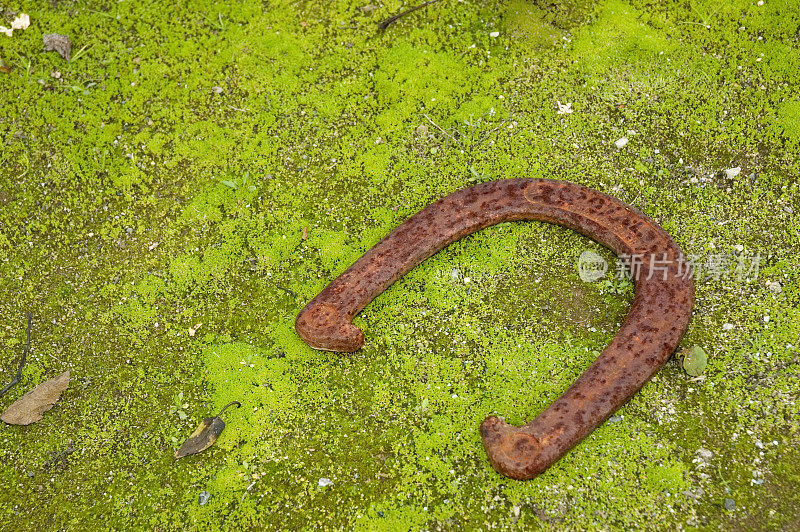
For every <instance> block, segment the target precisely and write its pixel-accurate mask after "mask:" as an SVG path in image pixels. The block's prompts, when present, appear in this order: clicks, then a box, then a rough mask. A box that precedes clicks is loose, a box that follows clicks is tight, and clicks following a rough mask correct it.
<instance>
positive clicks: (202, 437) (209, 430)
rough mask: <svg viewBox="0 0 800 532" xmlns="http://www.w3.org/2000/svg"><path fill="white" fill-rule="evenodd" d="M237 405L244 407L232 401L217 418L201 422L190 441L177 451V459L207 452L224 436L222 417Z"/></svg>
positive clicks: (209, 418) (208, 418)
mask: <svg viewBox="0 0 800 532" xmlns="http://www.w3.org/2000/svg"><path fill="white" fill-rule="evenodd" d="M231 405H236V406H237V407H240V406H242V403H240V402H239V401H232V402H230V403H228V404H227V405H225V407H224V408H223V409H222V410H221V411H220V413H219V414H217V415H216V416H215V417H207V418H205V419H203V421H201V422H200V425H198V426H197V428H196V429H195V430H194V432H192V435H191V436H189V439H188V440H186V441H185V442H184V444H183V445H181V448H180V449H178V450H177V451H175V459H176V460H177V459H179V458H183V457H184V456H189V455H190V454H197V453H199V452H200V451H205V450H206V449H208V448H209V447H211V446H212V445H214V442H215V441H217V438H219V435H220V434H222V430H223V429H224V428H225V422H224V421H222V419H221V418H220V416H221V415H222V413H223V412H225V410H226V409H227V408H228V407H229V406H231Z"/></svg>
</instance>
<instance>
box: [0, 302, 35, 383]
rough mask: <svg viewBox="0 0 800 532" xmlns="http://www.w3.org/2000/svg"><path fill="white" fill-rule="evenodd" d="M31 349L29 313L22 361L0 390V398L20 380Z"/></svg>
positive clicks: (29, 314)
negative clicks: (12, 376) (11, 377)
mask: <svg viewBox="0 0 800 532" xmlns="http://www.w3.org/2000/svg"><path fill="white" fill-rule="evenodd" d="M30 348H31V313H30V312H28V332H27V339H26V340H25V349H24V350H23V351H22V360H20V361H19V368H18V369H17V374H16V375H15V376H14V378H13V379H11V382H9V383H8V384H7V385H6V387H5V388H3V389H2V390H0V397H3V396H4V395H5V394H6V392H7V391H8V390H10V389H11V388H12V387H13V386H14V385H15V384H17V383H18V382H19V381H20V379H22V368H23V367H25V359H26V358H27V356H28V350H29V349H30Z"/></svg>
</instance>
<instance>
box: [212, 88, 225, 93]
mask: <svg viewBox="0 0 800 532" xmlns="http://www.w3.org/2000/svg"><path fill="white" fill-rule="evenodd" d="M223 90H225V89H223V88H222V87H211V92H216V93H217V94H222V91H223Z"/></svg>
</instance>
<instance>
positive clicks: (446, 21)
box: [0, 0, 800, 530]
mask: <svg viewBox="0 0 800 532" xmlns="http://www.w3.org/2000/svg"><path fill="white" fill-rule="evenodd" d="M410 5H411V4H408V3H404V2H401V1H400V0H387V1H384V2H375V3H374V4H369V3H368V2H367V0H362V1H361V2H353V1H339V2H332V1H313V2H311V1H309V2H277V1H275V0H263V1H262V2H212V1H195V2H178V3H175V4H170V5H169V6H168V7H165V6H163V5H161V4H159V3H157V2H135V1H122V0H120V1H118V2H111V1H102V0H101V1H92V2H89V1H86V0H76V1H71V0H66V1H53V2H34V1H30V0H19V1H18V2H16V3H15V2H14V1H11V2H10V3H9V2H5V3H4V6H3V7H2V8H0V15H2V18H0V25H3V26H9V25H10V24H11V22H12V20H13V19H14V18H15V17H16V16H17V15H18V14H19V13H21V12H24V13H27V14H28V15H29V16H30V20H31V25H30V27H28V28H27V29H25V30H20V29H18V30H14V32H13V35H12V36H11V37H7V36H6V35H2V34H0V59H2V62H3V63H2V65H0V67H3V66H5V68H2V69H1V70H2V71H0V386H2V385H3V384H5V383H6V382H8V381H10V380H11V378H12V377H13V375H14V374H15V372H16V369H17V366H18V362H19V357H20V355H21V353H22V348H23V344H24V342H25V316H26V313H27V312H29V311H30V312H31V313H32V314H33V334H32V339H31V352H30V354H29V357H28V363H27V365H26V366H25V368H24V372H23V378H22V381H21V382H20V383H19V384H17V385H16V386H15V387H14V388H12V390H11V391H10V392H9V393H8V394H6V395H5V396H4V397H2V399H0V411H1V410H3V409H5V408H7V407H8V406H9V405H10V404H11V403H12V402H13V401H15V400H16V399H17V398H19V397H20V396H21V395H23V394H24V393H25V392H26V391H28V390H30V389H31V388H32V387H33V386H35V385H37V384H39V383H40V382H42V381H44V380H46V379H48V378H51V377H54V376H56V375H58V374H60V373H61V372H63V371H65V370H67V369H69V370H70V371H71V376H72V380H71V383H70V385H69V388H68V389H67V391H66V392H65V393H64V395H63V396H62V398H61V400H60V401H59V402H58V403H57V404H56V405H55V407H54V408H53V409H52V410H50V411H49V412H47V413H46V414H45V416H44V418H43V419H42V420H41V421H39V422H37V423H35V424H32V425H29V426H24V427H22V426H12V425H5V424H0V515H2V516H3V517H2V519H0V529H3V530H12V529H13V530H21V529H27V530H57V529H67V530H84V529H94V528H100V529H106V528H124V529H128V528H133V529H157V530H194V529H197V530H206V529H209V528H211V529H216V528H223V529H234V530H238V529H241V528H243V527H244V528H246V527H251V526H257V525H260V526H265V527H273V528H278V527H284V528H291V529H295V528H309V529H312V528H313V529H341V528H344V529H351V528H358V529H363V530H381V529H384V530H407V529H414V530H416V529H462V528H467V529H474V528H481V529H485V528H498V529H511V528H515V527H521V528H543V529H562V528H569V529H579V530H583V529H598V528H603V529H616V528H620V529H622V528H626V529H627V528H631V527H636V528H643V529H681V528H694V527H700V528H707V529H716V528H724V529H737V528H738V529H747V530H752V529H780V528H784V529H795V530H796V529H797V528H800V521H798V519H800V518H799V517H798V516H799V515H800V491H798V489H797V486H798V485H799V484H800V392H798V390H800V288H799V287H798V269H799V268H800V264H799V262H800V218H799V217H798V212H800V185H798V178H799V177H800V164H799V163H798V158H797V155H798V152H799V151H800V97H799V96H798V94H800V36H799V35H798V26H799V25H800V4H798V3H797V2H795V1H792V0H766V1H765V2H756V1H751V0H746V1H745V0H732V1H711V0H691V1H684V0H681V1H677V0H669V1H665V2H655V1H648V0H597V1H593V0H564V1H561V2H527V1H522V0H513V1H508V2H490V1H472V0H464V1H456V0H443V1H441V2H438V3H435V4H433V5H430V6H428V7H427V8H425V9H423V10H420V11H417V12H415V13H413V14H411V15H408V16H407V17H404V18H403V19H401V20H400V21H399V22H397V23H396V24H394V25H392V26H390V27H389V28H388V29H387V30H386V31H379V30H378V28H377V22H378V21H380V20H381V19H383V18H385V17H388V16H390V15H393V14H395V13H397V12H399V11H402V10H403V9H405V8H406V7H409V6H410ZM49 33H59V34H63V35H67V36H69V37H70V39H71V41H72V55H71V59H70V60H69V61H67V60H65V59H64V58H62V57H61V56H60V55H59V54H58V53H56V52H52V51H51V52H45V51H43V45H42V42H43V41H42V39H43V34H49ZM623 139H624V140H623ZM513 177H546V178H552V179H563V180H569V181H572V182H576V183H580V184H583V185H587V186H590V187H593V188H595V189H598V190H601V191H603V192H606V193H608V194H611V195H613V196H615V197H618V198H619V199H621V200H622V201H625V202H627V203H629V204H631V205H634V206H635V207H637V208H638V209H639V210H641V211H642V212H644V213H646V214H647V215H648V216H650V217H651V218H653V219H654V220H656V221H657V222H658V223H659V224H661V225H662V226H663V227H664V228H665V229H666V230H667V231H668V232H669V233H670V234H671V235H673V237H674V238H675V240H676V241H677V242H678V243H679V245H680V246H681V248H682V249H683V250H684V251H685V252H686V253H687V254H689V255H692V256H694V257H696V258H697V263H698V264H699V265H700V266H701V268H699V270H698V278H697V281H696V304H695V311H694V316H693V318H692V322H691V324H690V327H689V330H688V332H687V334H686V337H685V338H684V340H683V342H682V344H681V347H682V348H683V347H692V346H700V347H702V348H703V349H704V350H705V352H706V353H707V354H708V366H707V368H706V369H705V371H704V372H703V373H702V375H700V376H699V377H692V376H690V375H687V373H686V372H685V371H684V369H683V367H682V365H681V360H680V359H679V358H678V357H673V359H671V360H670V361H669V362H668V363H667V365H666V366H665V367H664V369H663V370H662V371H661V372H660V373H659V374H658V375H657V376H656V377H655V378H654V379H653V380H652V381H651V382H650V383H648V384H647V385H646V386H645V387H644V388H643V389H642V391H641V392H640V393H639V394H638V395H636V396H635V397H634V399H633V400H632V401H631V402H630V403H628V404H627V405H626V406H624V407H623V408H622V409H621V410H620V411H619V412H617V414H616V415H615V417H613V418H612V419H611V420H610V421H609V422H607V423H605V424H604V425H603V426H602V427H600V428H599V429H598V430H596V431H595V432H594V433H593V434H591V435H590V436H589V437H588V438H586V439H585V440H584V441H583V442H582V443H581V444H580V445H578V446H577V447H576V448H575V449H573V450H572V451H571V452H570V453H569V454H568V455H567V456H565V457H564V458H563V459H562V460H560V461H559V462H558V463H556V464H555V465H554V466H553V467H551V468H550V469H549V470H548V471H547V472H545V473H544V474H542V475H541V476H539V477H537V478H535V479H534V480H531V481H525V482H519V481H514V480H509V479H507V478H505V477H502V476H500V475H498V474H497V473H496V472H495V471H494V470H493V469H492V468H491V466H490V464H489V462H488V460H487V459H486V456H485V454H484V451H483V447H482V445H481V440H480V436H479V433H478V426H479V424H480V422H481V421H482V420H483V418H484V417H486V416H487V415H490V414H497V415H502V416H504V417H505V418H506V419H507V420H508V421H509V422H512V423H523V422H526V421H527V420H530V419H532V418H533V417H535V416H536V415H537V413H538V412H540V411H541V410H542V409H543V408H544V407H546V406H547V405H548V404H549V403H550V402H552V401H553V400H554V399H555V398H556V397H558V395H559V394H560V393H561V392H562V391H563V390H564V389H565V388H566V387H567V386H568V385H569V384H570V383H571V382H572V381H573V380H574V379H575V378H576V377H577V376H578V375H580V373H581V372H582V371H583V369H585V368H586V367H587V366H588V365H589V364H590V363H591V361H592V360H593V359H594V358H595V357H596V356H597V354H598V353H599V352H600V351H602V349H603V348H604V347H605V345H606V344H607V343H608V342H609V341H610V339H611V338H612V337H613V336H614V334H615V332H616V330H617V329H618V327H619V324H620V323H621V322H622V321H623V320H624V318H625V314H626V312H627V309H628V307H629V305H630V302H631V300H632V296H633V289H632V285H631V283H629V282H627V281H625V280H623V279H619V278H617V276H616V275H615V273H616V271H617V267H618V260H617V258H616V257H614V256H613V255H612V254H611V253H610V252H609V251H607V250H605V249H603V248H601V247H600V246H598V245H597V244H595V243H593V242H592V241H590V240H589V239H587V238H584V237H582V236H580V235H578V234H576V233H574V232H571V231H569V230H567V229H563V228H560V227H556V226H552V225H548V224H544V223H534V222H514V223H506V224H501V225H498V226H495V227H492V228H489V229H486V230H484V231H481V232H479V233H477V234H474V235H472V236H470V237H468V238H465V239H463V240H461V241H459V242H457V243H455V244H453V245H451V246H450V247H448V248H447V249H445V250H444V251H442V252H440V253H439V254H437V255H435V256H434V257H432V258H430V259H429V260H427V261H426V262H425V263H423V264H422V265H421V266H419V267H417V268H415V269H414V270H413V271H412V272H410V273H409V274H408V275H407V276H405V277H404V278H403V279H401V280H400V281H398V282H397V283H395V285H393V286H392V287H391V288H390V289H388V290H387V291H386V292H385V293H383V294H382V295H381V296H379V297H378V298H377V299H376V300H375V301H374V302H373V303H371V304H370V305H369V306H367V307H366V309H365V310H364V311H363V312H362V313H361V314H360V315H359V316H358V317H357V318H356V321H355V323H356V324H357V325H358V326H359V327H361V328H362V329H363V330H364V331H365V333H366V338H367V341H366V344H365V346H364V348H363V349H361V350H359V351H358V352H356V353H354V354H352V355H343V354H340V353H329V352H320V351H315V350H313V349H311V348H309V347H307V346H306V345H305V344H304V343H303V342H302V341H301V340H300V339H299V338H298V337H297V335H296V333H295V332H294V328H293V321H294V317H295V316H296V315H297V312H298V311H299V310H300V309H301V308H302V307H303V305H305V303H306V302H308V301H309V300H310V299H311V298H312V297H313V296H314V295H316V294H317V293H318V292H319V290H321V289H322V288H323V287H324V286H325V285H326V284H327V283H328V282H330V281H331V280H332V279H333V278H335V277H336V276H337V275H338V274H339V273H341V272H342V271H343V270H344V269H345V268H346V267H347V266H348V265H349V264H350V263H352V261H354V260H355V259H357V258H358V257H359V256H360V255H361V254H362V253H364V252H365V251H366V250H367V249H369V248H370V247H371V246H372V245H374V244H375V243H376V242H378V241H379V240H380V239H381V238H382V237H383V236H384V235H385V234H387V233H388V232H389V231H390V230H391V229H392V228H393V227H395V226H396V225H397V224H399V223H400V222H402V221H403V220H404V219H405V218H407V217H408V216H410V215H411V214H413V213H414V212H416V211H417V210H419V209H421V208H422V207H424V206H425V205H427V204H429V203H431V202H433V201H435V200H437V199H438V198H440V197H442V196H444V195H446V194H448V193H450V192H453V191H455V190H458V189H460V188H463V187H465V186H469V185H471V184H474V183H477V182H482V181H488V180H492V179H500V178H513ZM586 249H591V250H594V251H596V252H598V253H600V254H601V255H602V256H603V257H604V258H606V260H608V261H609V263H610V265H611V266H610V270H609V275H608V276H607V277H606V278H605V279H603V280H600V281H596V282H590V283H584V282H582V281H581V279H580V277H579V276H578V272H577V269H576V262H577V260H578V257H579V255H580V254H581V252H582V251H583V250H586ZM234 400H236V401H241V402H242V404H243V406H242V408H240V409H231V410H229V411H228V412H226V414H225V416H224V419H225V422H226V423H227V427H226V429H225V431H224V432H223V433H222V435H221V437H220V438H219V440H218V441H217V443H216V444H215V445H214V446H213V447H212V448H211V449H209V450H207V451H205V452H203V453H201V454H198V455H195V456H191V457H187V458H183V459H181V460H178V461H176V460H174V459H173V453H174V452H175V450H176V449H177V448H178V447H179V445H180V444H181V442H182V441H184V440H185V439H186V437H188V435H189V434H190V433H191V432H192V430H193V429H194V427H196V426H197V424H198V423H199V422H200V420H201V419H202V418H203V417H206V416H210V415H212V414H213V413H216V411H218V410H219V408H220V407H221V406H223V405H224V404H226V403H228V402H230V401H234ZM325 479H327V480H325ZM328 480H329V481H330V482H328ZM203 492H207V495H208V499H207V500H206V497H205V495H206V494H205V493H204V494H203V495H204V496H203V497H202V498H200V494H201V493H203ZM201 499H202V500H201ZM201 503H203V504H201Z"/></svg>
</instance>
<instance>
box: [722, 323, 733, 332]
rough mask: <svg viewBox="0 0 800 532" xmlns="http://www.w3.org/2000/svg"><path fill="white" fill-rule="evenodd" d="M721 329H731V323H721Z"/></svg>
mask: <svg viewBox="0 0 800 532" xmlns="http://www.w3.org/2000/svg"><path fill="white" fill-rule="evenodd" d="M722 330H724V331H730V330H733V323H723V324H722Z"/></svg>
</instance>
